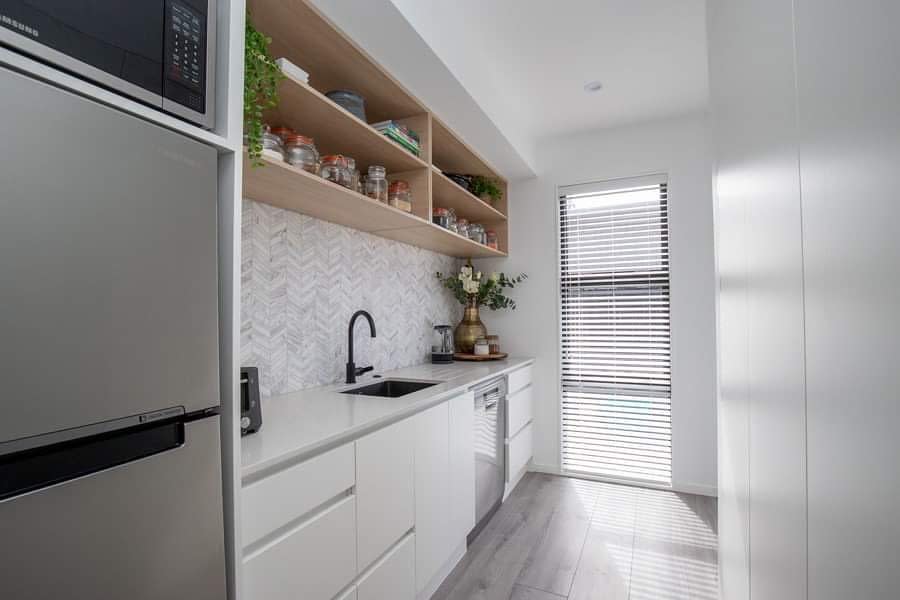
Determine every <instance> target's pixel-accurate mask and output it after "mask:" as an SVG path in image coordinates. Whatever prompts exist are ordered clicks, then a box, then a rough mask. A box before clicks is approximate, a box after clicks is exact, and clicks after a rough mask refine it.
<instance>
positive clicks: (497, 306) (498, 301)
mask: <svg viewBox="0 0 900 600" xmlns="http://www.w3.org/2000/svg"><path fill="white" fill-rule="evenodd" d="M437 278H438V279H439V280H440V281H441V283H442V284H443V285H444V287H445V288H447V289H448V290H450V291H451V292H453V296H454V297H455V298H456V299H457V301H459V303H460V304H462V305H463V306H465V307H466V309H465V312H464V313H463V319H462V321H460V323H459V325H457V326H456V329H455V330H454V332H453V342H454V344H455V346H456V351H457V352H462V353H464V354H472V352H473V351H474V348H475V340H477V339H478V338H480V337H484V336H486V335H487V328H486V327H485V326H484V323H482V322H481V316H480V314H479V312H478V309H479V308H480V307H482V306H487V307H488V308H490V309H491V310H502V309H505V308H508V309H510V310H515V309H516V301H515V300H513V299H512V298H510V297H509V296H507V295H506V290H510V289H512V288H514V287H516V286H517V285H518V284H520V283H522V282H523V281H525V280H526V279H527V278H528V275H526V274H525V273H520V274H519V275H516V276H514V277H510V276H508V275H506V274H505V273H492V274H491V275H490V277H484V276H483V274H482V273H481V271H476V270H475V269H474V267H472V263H471V261H469V262H467V263H466V264H465V265H463V266H462V267H461V268H460V270H459V273H458V274H456V275H444V274H443V273H440V272H439V273H437Z"/></svg>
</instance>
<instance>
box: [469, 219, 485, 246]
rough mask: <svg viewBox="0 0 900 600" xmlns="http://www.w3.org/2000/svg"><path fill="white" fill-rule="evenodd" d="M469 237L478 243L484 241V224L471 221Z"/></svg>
mask: <svg viewBox="0 0 900 600" xmlns="http://www.w3.org/2000/svg"><path fill="white" fill-rule="evenodd" d="M469 239H470V240H472V241H473V242H478V243H479V244H483V243H485V241H486V240H485V236H484V225H481V224H479V223H472V224H471V225H469Z"/></svg>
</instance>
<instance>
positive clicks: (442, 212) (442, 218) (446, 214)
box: [431, 208, 450, 229]
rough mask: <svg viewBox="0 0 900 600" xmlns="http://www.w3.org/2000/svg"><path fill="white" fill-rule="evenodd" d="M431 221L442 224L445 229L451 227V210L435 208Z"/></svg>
mask: <svg viewBox="0 0 900 600" xmlns="http://www.w3.org/2000/svg"><path fill="white" fill-rule="evenodd" d="M431 222H432V223H434V224H435V225H440V226H441V227H443V228H444V229H450V210H449V209H446V208H435V209H434V210H433V211H431Z"/></svg>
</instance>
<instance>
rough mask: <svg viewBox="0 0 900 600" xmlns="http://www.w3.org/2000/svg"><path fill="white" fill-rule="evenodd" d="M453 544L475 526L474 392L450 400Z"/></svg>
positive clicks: (459, 541) (451, 529)
mask: <svg viewBox="0 0 900 600" xmlns="http://www.w3.org/2000/svg"><path fill="white" fill-rule="evenodd" d="M449 411H450V493H451V494H452V500H451V506H450V521H451V524H450V531H451V532H452V533H453V539H452V540H451V543H453V542H456V543H461V542H464V541H465V539H466V535H467V534H468V533H469V532H470V531H472V529H473V528H474V527H475V451H474V448H475V394H473V393H472V392H469V393H466V394H462V395H460V396H457V397H456V398H453V399H452V400H450V402H449Z"/></svg>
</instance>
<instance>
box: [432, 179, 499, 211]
mask: <svg viewBox="0 0 900 600" xmlns="http://www.w3.org/2000/svg"><path fill="white" fill-rule="evenodd" d="M431 185H432V202H433V203H434V206H440V207H442V208H452V209H453V210H455V211H456V214H458V215H464V216H465V217H466V218H467V219H469V220H470V221H475V222H479V223H496V222H498V221H506V215H504V214H503V213H502V212H500V211H499V210H497V209H496V208H494V207H493V206H491V205H490V204H488V203H487V202H485V201H484V200H482V199H481V198H477V197H475V196H473V195H472V194H471V193H470V192H469V190H467V189H464V188H462V187H460V186H459V185H457V184H456V183H455V182H454V181H453V180H451V179H449V178H448V177H447V176H446V175H444V174H443V173H441V172H440V171H439V170H438V169H437V167H432V176H431Z"/></svg>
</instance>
